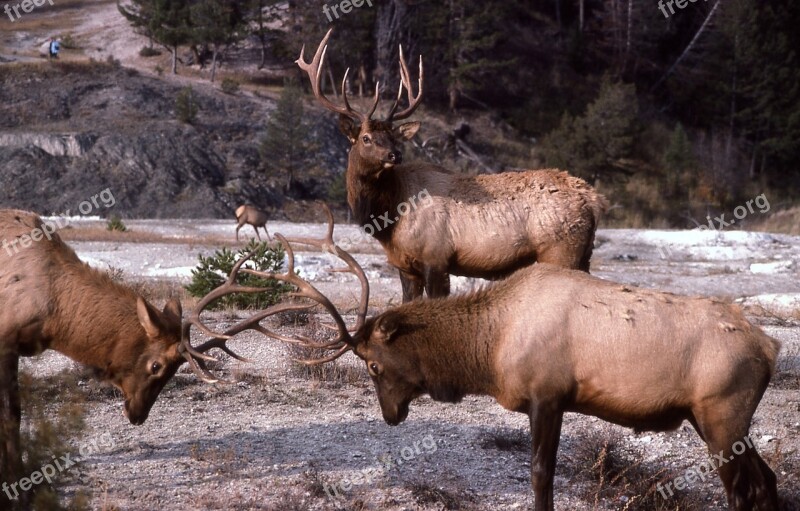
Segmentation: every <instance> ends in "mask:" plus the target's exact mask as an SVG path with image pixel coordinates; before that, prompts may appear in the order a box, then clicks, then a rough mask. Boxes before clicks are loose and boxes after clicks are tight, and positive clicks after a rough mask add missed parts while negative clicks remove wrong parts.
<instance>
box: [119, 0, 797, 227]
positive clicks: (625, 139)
mask: <svg viewBox="0 0 800 511" xmlns="http://www.w3.org/2000/svg"><path fill="white" fill-rule="evenodd" d="M370 3H371V4H372V6H370V5H369V4H368V3H367V2H366V0H363V1H362V2H361V4H362V5H361V7H358V8H355V7H352V8H348V9H347V10H348V11H349V12H347V13H342V9H341V2H338V3H334V2H333V1H332V0H331V2H328V3H327V4H326V3H325V2H323V1H320V0H315V1H307V0H293V1H291V2H288V3H287V2H271V1H268V0H249V1H245V0H243V1H227V0H226V1H223V0H194V1H193V0H178V1H174V0H135V1H133V2H127V3H123V4H121V5H120V8H121V11H123V13H124V14H126V15H127V16H128V18H129V19H130V20H131V21H132V23H134V24H135V25H136V26H137V27H138V28H139V29H140V30H141V31H142V33H144V34H146V35H148V36H149V37H150V38H151V39H153V40H154V41H155V42H156V43H160V44H161V45H163V46H166V47H168V48H173V49H174V50H175V51H174V53H175V55H176V57H177V56H179V55H180V48H183V51H187V49H189V50H190V51H191V53H192V54H193V55H194V56H195V57H196V59H198V60H201V61H203V63H204V64H205V63H206V62H210V64H209V65H211V66H212V69H213V70H216V65H217V62H219V61H221V60H223V59H226V60H228V61H230V60H231V59H232V58H234V57H232V55H234V54H235V48H237V47H240V46H241V45H243V44H249V45H250V46H253V47H256V48H258V49H259V51H260V54H261V58H260V59H259V60H260V63H259V65H258V68H259V69H261V68H268V69H269V68H271V67H272V68H274V67H275V66H278V67H280V66H283V67H284V68H285V69H286V71H287V74H288V75H290V76H291V75H292V74H294V75H295V76H296V77H297V78H298V80H299V79H300V78H301V76H300V74H299V72H298V71H297V70H296V68H295V67H294V66H293V64H292V63H293V61H294V60H295V59H296V58H297V55H298V54H299V50H300V47H301V46H302V45H303V43H304V42H305V43H308V45H309V47H310V48H309V50H311V51H312V52H313V50H314V49H315V48H316V44H317V43H318V41H320V40H321V38H322V36H323V35H324V33H325V32H326V31H327V30H328V28H330V27H334V28H335V35H334V37H333V39H332V42H331V47H330V49H329V51H328V62H329V63H330V67H331V71H332V73H331V75H332V76H335V77H337V78H336V79H341V78H340V77H341V76H342V75H343V73H344V70H345V68H346V67H351V68H353V71H351V76H353V77H354V78H353V79H352V80H351V87H352V88H353V89H354V90H355V92H358V90H359V89H361V88H363V89H365V90H367V91H369V90H370V89H371V88H372V87H373V86H374V85H373V84H374V83H375V81H377V80H380V81H381V82H382V83H387V84H389V86H387V87H386V90H385V97H386V98H387V99H388V98H389V97H391V96H392V95H393V94H394V93H395V90H396V89H395V85H394V84H396V83H397V80H398V77H397V74H398V71H397V47H398V45H399V44H402V45H403V47H404V48H405V51H406V55H407V56H408V57H409V62H410V63H411V62H412V61H414V60H415V59H416V57H417V56H418V55H420V54H422V55H423V56H424V60H425V80H426V99H425V110H426V111H428V112H435V113H438V114H441V115H444V116H446V118H452V119H455V118H456V117H455V116H461V117H460V118H463V117H464V116H467V118H469V116H470V115H472V116H481V115H485V116H488V117H489V118H490V119H491V120H492V121H493V122H495V123H501V124H502V125H503V126H510V127H511V128H513V132H514V134H513V136H514V137H518V138H519V139H521V140H525V141H527V143H529V144H530V145H532V146H533V147H534V148H535V151H534V154H535V157H533V158H527V159H528V160H531V159H532V160H534V161H527V162H526V161H520V160H519V159H517V160H504V159H503V158H502V156H501V157H499V158H495V159H494V160H493V162H499V164H500V166H501V167H502V169H506V170H507V169H513V168H517V167H524V166H527V167H532V166H551V167H560V168H564V169H567V170H569V171H570V172H572V173H574V174H577V175H579V176H581V177H584V178H586V179H587V180H589V181H591V182H593V183H595V184H596V185H597V186H598V187H599V188H600V189H601V190H603V191H604V192H605V193H607V194H608V195H609V196H610V197H612V198H613V199H615V200H614V201H612V202H621V203H624V204H626V205H627V206H630V208H628V209H629V211H635V214H634V215H633V216H631V215H629V217H628V218H627V221H628V223H629V224H632V225H651V224H654V223H655V224H662V225H685V224H686V223H687V219H692V218H698V217H699V218H704V217H705V214H706V213H707V212H712V211H725V210H727V211H729V210H730V209H732V208H734V207H735V206H736V205H739V204H742V203H743V202H744V201H746V200H748V199H752V198H753V197H755V196H757V195H759V194H762V193H765V194H767V196H769V197H770V199H771V202H772V204H773V207H774V206H780V205H782V206H787V205H789V204H791V202H792V199H793V198H796V197H797V196H798V195H799V194H798V191H799V190H800V168H799V167H798V162H800V60H799V58H798V51H800V30H798V26H800V3H798V2H792V1H790V0H776V1H770V2H759V1H756V0H724V1H723V0H713V1H712V0H696V1H689V0H680V1H678V2H673V1H672V0H669V1H667V0H664V1H662V2H661V3H659V2H656V1H654V0H648V1H644V0H605V1H597V0H546V1H545V0H541V1H508V2H500V1H494V2H486V1H477V0H415V1H404V0H375V1H372V2H370ZM348 4H349V3H348ZM326 5H327V7H328V9H327V10H323V7H324V6H326ZM334 5H336V6H338V7H339V9H338V11H337V13H338V14H339V17H338V19H337V18H336V16H334V15H332V7H333V6H334ZM670 9H671V10H672V11H674V12H673V13H671V12H670ZM326 12H327V13H328V14H326ZM665 13H666V14H667V15H668V16H665ZM329 17H330V19H331V20H332V22H331V21H329ZM307 56H308V50H307ZM177 60H179V59H178V58H176V61H177ZM176 65H177V63H176ZM412 66H413V67H414V68H416V62H414V63H413V64H412ZM413 74H414V76H416V69H414V71H413ZM212 79H213V72H212ZM301 83H302V82H301ZM331 94H332V93H331ZM447 116H449V117H447ZM484 135H485V134H484ZM498 135H499V133H498Z"/></svg>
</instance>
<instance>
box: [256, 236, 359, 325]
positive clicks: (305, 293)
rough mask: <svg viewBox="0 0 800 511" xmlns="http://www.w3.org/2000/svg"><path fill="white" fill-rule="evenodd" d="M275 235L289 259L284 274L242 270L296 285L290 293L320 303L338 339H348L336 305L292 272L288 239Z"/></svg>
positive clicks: (292, 264)
mask: <svg viewBox="0 0 800 511" xmlns="http://www.w3.org/2000/svg"><path fill="white" fill-rule="evenodd" d="M275 237H276V238H278V239H279V240H280V242H281V244H282V245H283V248H284V250H286V255H287V258H288V260H289V264H288V265H287V266H288V267H289V270H288V271H287V272H286V273H285V274H278V273H275V272H266V271H259V270H249V269H245V270H244V272H245V273H248V274H250V275H256V276H259V277H261V278H265V279H275V280H279V281H281V282H286V283H287V284H291V285H293V286H295V287H297V289H298V291H297V292H295V293H292V295H293V296H299V297H303V298H309V299H311V300H313V301H314V302H316V303H318V304H319V305H321V306H322V307H323V308H324V309H325V310H326V311H327V312H328V313H329V314H330V315H331V317H332V318H333V320H334V322H335V323H336V326H337V327H338V329H339V332H340V334H339V335H340V337H341V338H340V340H342V341H348V340H350V333H349V332H348V331H347V325H346V324H345V322H344V319H342V316H341V315H340V314H339V311H337V310H336V306H335V305H333V303H331V301H330V300H329V299H328V297H326V296H325V295H323V294H322V293H320V292H319V290H318V289H317V288H316V287H314V286H313V285H311V284H310V283H309V282H308V281H306V280H303V279H302V278H300V276H299V275H297V274H296V273H295V272H294V250H293V249H292V246H291V245H290V244H289V241H288V240H287V239H286V238H285V237H284V236H283V235H282V234H275ZM309 241H310V240H309Z"/></svg>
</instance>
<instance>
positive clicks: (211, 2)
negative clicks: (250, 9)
mask: <svg viewBox="0 0 800 511" xmlns="http://www.w3.org/2000/svg"><path fill="white" fill-rule="evenodd" d="M246 8H247V5H246V2H245V1H244V0H238V1H237V0H233V1H232V0H198V1H197V2H196V3H195V4H194V5H192V8H191V25H192V31H191V38H192V41H193V42H194V43H196V44H207V45H209V46H210V47H211V81H212V82H213V81H214V79H215V77H216V74H217V61H218V59H219V56H220V52H222V51H224V50H225V49H226V48H227V47H228V46H230V45H231V44H233V43H235V42H237V41H239V40H240V39H243V38H244V37H245V35H246V30H245V29H246V22H245V12H246Z"/></svg>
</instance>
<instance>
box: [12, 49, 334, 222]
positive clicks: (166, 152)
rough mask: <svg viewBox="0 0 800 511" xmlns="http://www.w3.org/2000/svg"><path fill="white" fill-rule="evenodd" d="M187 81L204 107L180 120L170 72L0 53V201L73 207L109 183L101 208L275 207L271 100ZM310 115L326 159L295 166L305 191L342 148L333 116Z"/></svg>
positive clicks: (172, 211) (325, 175)
mask: <svg viewBox="0 0 800 511" xmlns="http://www.w3.org/2000/svg"><path fill="white" fill-rule="evenodd" d="M193 87H194V97H195V100H196V102H197V105H198V108H199V112H198V115H197V119H196V121H195V122H193V123H192V124H185V123H182V122H180V121H178V120H177V118H176V111H175V110H176V107H175V105H176V97H177V95H178V94H179V93H180V91H181V88H182V87H181V85H179V84H177V83H175V84H173V83H168V82H166V81H163V80H161V79H159V78H158V77H154V76H144V75H141V74H140V73H138V72H137V71H135V70H132V69H128V68H121V67H119V66H118V65H115V64H114V63H108V64H107V63H97V62H89V63H58V64H50V63H37V64H6V65H0V162H2V163H0V169H2V171H1V172H0V207H17V208H24V209H31V210H34V211H37V212H41V213H45V214H49V213H63V212H65V211H67V210H72V211H75V209H76V208H77V205H78V204H80V203H81V202H82V201H84V200H86V199H88V198H89V197H91V196H92V195H94V194H95V193H98V192H99V191H101V190H104V189H106V188H109V189H110V190H111V192H112V193H113V194H114V197H115V198H116V205H115V207H114V209H113V211H108V212H107V213H113V214H116V215H120V216H122V217H140V218H170V217H172V218H202V217H205V218H209V217H216V218H223V217H224V218H228V217H230V216H231V214H232V213H231V212H232V210H233V209H234V208H235V207H236V205H237V204H239V203H243V202H249V203H253V204H257V205H259V206H261V207H263V208H266V209H279V208H282V206H283V205H284V202H285V201H286V198H285V197H284V196H283V193H282V192H283V189H284V188H283V184H282V183H281V182H280V179H276V178H273V179H268V178H267V177H266V176H265V174H264V172H263V170H262V169H261V165H260V157H259V153H258V145H259V141H260V139H261V138H262V137H263V132H264V123H265V120H266V119H267V118H268V116H269V115H270V112H271V110H272V109H273V108H274V101H273V100H271V99H266V98H262V97H256V96H253V95H252V94H247V93H238V94H236V95H228V94H224V93H222V92H220V91H219V90H217V89H215V88H213V87H211V86H208V85H205V84H200V85H198V84H194V85H193ZM309 115H310V114H309ZM313 120H314V123H313V126H314V128H313V130H314V137H315V138H316V139H317V140H316V143H317V145H318V147H319V149H318V154H319V157H320V159H321V160H320V161H318V162H317V164H316V167H317V170H319V169H325V171H324V172H322V173H320V172H317V173H316V174H315V177H313V176H309V175H304V176H299V180H300V184H301V188H302V194H303V195H305V196H306V197H305V198H309V199H311V198H316V197H322V196H324V194H325V192H326V190H327V188H328V186H329V183H330V181H331V180H332V179H333V178H334V176H335V175H336V172H341V170H342V169H344V167H345V155H346V147H344V146H343V143H344V141H343V140H342V139H341V137H340V136H338V132H337V130H336V127H335V119H334V118H333V117H332V116H324V117H323V116H318V115H315V116H314V119H313ZM99 213H101V214H102V213H106V212H103V211H100V212H99Z"/></svg>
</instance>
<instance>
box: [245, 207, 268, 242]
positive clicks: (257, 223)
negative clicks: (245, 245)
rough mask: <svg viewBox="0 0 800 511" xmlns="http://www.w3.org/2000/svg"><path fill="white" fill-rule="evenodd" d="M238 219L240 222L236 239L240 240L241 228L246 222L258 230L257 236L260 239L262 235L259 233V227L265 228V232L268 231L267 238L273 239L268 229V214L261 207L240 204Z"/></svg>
mask: <svg viewBox="0 0 800 511" xmlns="http://www.w3.org/2000/svg"><path fill="white" fill-rule="evenodd" d="M236 221H237V222H239V224H238V225H237V226H236V241H239V229H241V228H242V227H243V226H244V225H245V224H250V225H252V226H253V229H254V230H255V231H256V236H258V241H261V235H260V234H259V233H258V228H259V227H263V228H264V232H266V233H267V240H268V241H271V240H272V238H271V237H270V235H269V231H268V230H267V214H266V213H264V212H263V211H261V210H260V209H257V208H255V207H253V206H247V205H245V206H239V207H238V208H236Z"/></svg>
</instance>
